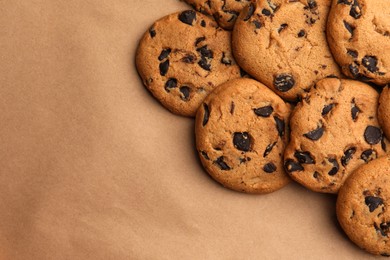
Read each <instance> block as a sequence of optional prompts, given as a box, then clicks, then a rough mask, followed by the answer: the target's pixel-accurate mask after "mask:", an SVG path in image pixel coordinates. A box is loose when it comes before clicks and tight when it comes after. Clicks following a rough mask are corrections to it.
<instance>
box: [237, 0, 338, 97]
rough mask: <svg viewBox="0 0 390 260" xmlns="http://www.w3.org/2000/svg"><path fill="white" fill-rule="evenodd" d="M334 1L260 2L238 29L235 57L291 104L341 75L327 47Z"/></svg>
mask: <svg viewBox="0 0 390 260" xmlns="http://www.w3.org/2000/svg"><path fill="white" fill-rule="evenodd" d="M329 8H330V0H300V1H299V0H294V1H284V0H258V1H257V2H256V3H252V4H250V5H249V6H248V7H246V8H244V10H243V11H242V12H241V14H240V16H239V18H238V19H237V21H236V25H235V27H234V30H233V39H232V42H233V43H232V46H233V53H234V56H235V57H236V60H237V63H238V64H239V65H240V66H241V67H242V68H243V69H244V70H245V71H246V72H248V73H249V74H250V75H251V76H253V77H254V78H256V79H257V80H259V81H260V82H262V83H264V84H265V85H266V86H268V87H269V88H270V89H272V90H273V91H275V92H276V93H277V94H278V95H280V96H281V97H282V98H284V99H286V100H290V101H293V100H297V99H298V98H299V96H300V95H302V94H303V93H304V92H305V91H308V90H309V89H310V88H311V87H312V86H313V85H314V84H315V82H317V81H318V80H320V79H323V78H325V77H329V76H340V70H339V67H338V65H337V64H336V63H335V61H334V59H333V57H332V54H331V52H330V50H329V47H328V45H327V43H326V36H325V28H326V21H327V16H328V12H329Z"/></svg>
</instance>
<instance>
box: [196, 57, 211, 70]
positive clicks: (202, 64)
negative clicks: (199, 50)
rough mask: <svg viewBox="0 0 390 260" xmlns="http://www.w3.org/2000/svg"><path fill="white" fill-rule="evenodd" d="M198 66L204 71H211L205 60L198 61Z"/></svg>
mask: <svg viewBox="0 0 390 260" xmlns="http://www.w3.org/2000/svg"><path fill="white" fill-rule="evenodd" d="M198 65H199V66H200V67H201V68H202V69H204V70H207V71H210V70H211V64H210V63H208V61H207V60H206V58H204V57H202V58H201V59H200V61H199V62H198Z"/></svg>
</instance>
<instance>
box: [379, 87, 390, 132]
mask: <svg viewBox="0 0 390 260" xmlns="http://www.w3.org/2000/svg"><path fill="white" fill-rule="evenodd" d="M378 119H379V124H380V125H381V126H382V129H383V132H384V133H385V135H386V137H387V138H390V89H389V87H385V88H384V89H383V91H382V93H381V95H380V97H379V108H378Z"/></svg>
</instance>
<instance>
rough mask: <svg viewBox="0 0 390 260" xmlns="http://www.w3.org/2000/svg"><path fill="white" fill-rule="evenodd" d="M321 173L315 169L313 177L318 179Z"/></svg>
mask: <svg viewBox="0 0 390 260" xmlns="http://www.w3.org/2000/svg"><path fill="white" fill-rule="evenodd" d="M319 175H320V174H319V172H317V171H315V172H314V173H313V177H314V178H316V179H318V176H319Z"/></svg>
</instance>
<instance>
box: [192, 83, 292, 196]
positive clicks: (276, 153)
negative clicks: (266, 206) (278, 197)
mask: <svg viewBox="0 0 390 260" xmlns="http://www.w3.org/2000/svg"><path fill="white" fill-rule="evenodd" d="M289 114H290V108H289V106H288V105H287V104H286V103H285V102H284V101H283V100H282V99H281V98H280V97H278V96H277V95H276V94H275V93H273V92H272V91H271V90H269V89H268V88H267V87H265V86H264V85H263V84H261V83H259V82H257V81H255V80H252V79H236V80H232V81H228V82H226V83H224V84H222V85H221V86H219V87H218V88H216V89H215V90H214V91H213V92H212V93H211V94H210V95H209V96H208V97H207V98H206V99H205V100H204V102H203V104H202V105H201V106H200V108H199V110H198V112H197V115H196V121H195V134H196V147H197V150H198V152H199V156H200V159H201V162H202V164H203V166H204V168H205V169H206V171H207V172H208V173H209V174H210V175H211V176H212V177H213V178H214V179H215V180H217V181H218V182H220V183H221V184H222V185H224V186H225V187H228V188H230V189H233V190H236V191H241V192H247V193H268V192H273V191H275V190H278V189H280V188H282V187H284V186H285V185H286V184H287V183H288V182H289V177H288V175H287V174H286V173H285V171H284V169H283V159H282V155H283V150H284V147H285V142H286V141H287V136H288V134H287V133H286V126H287V125H288V118H289Z"/></svg>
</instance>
